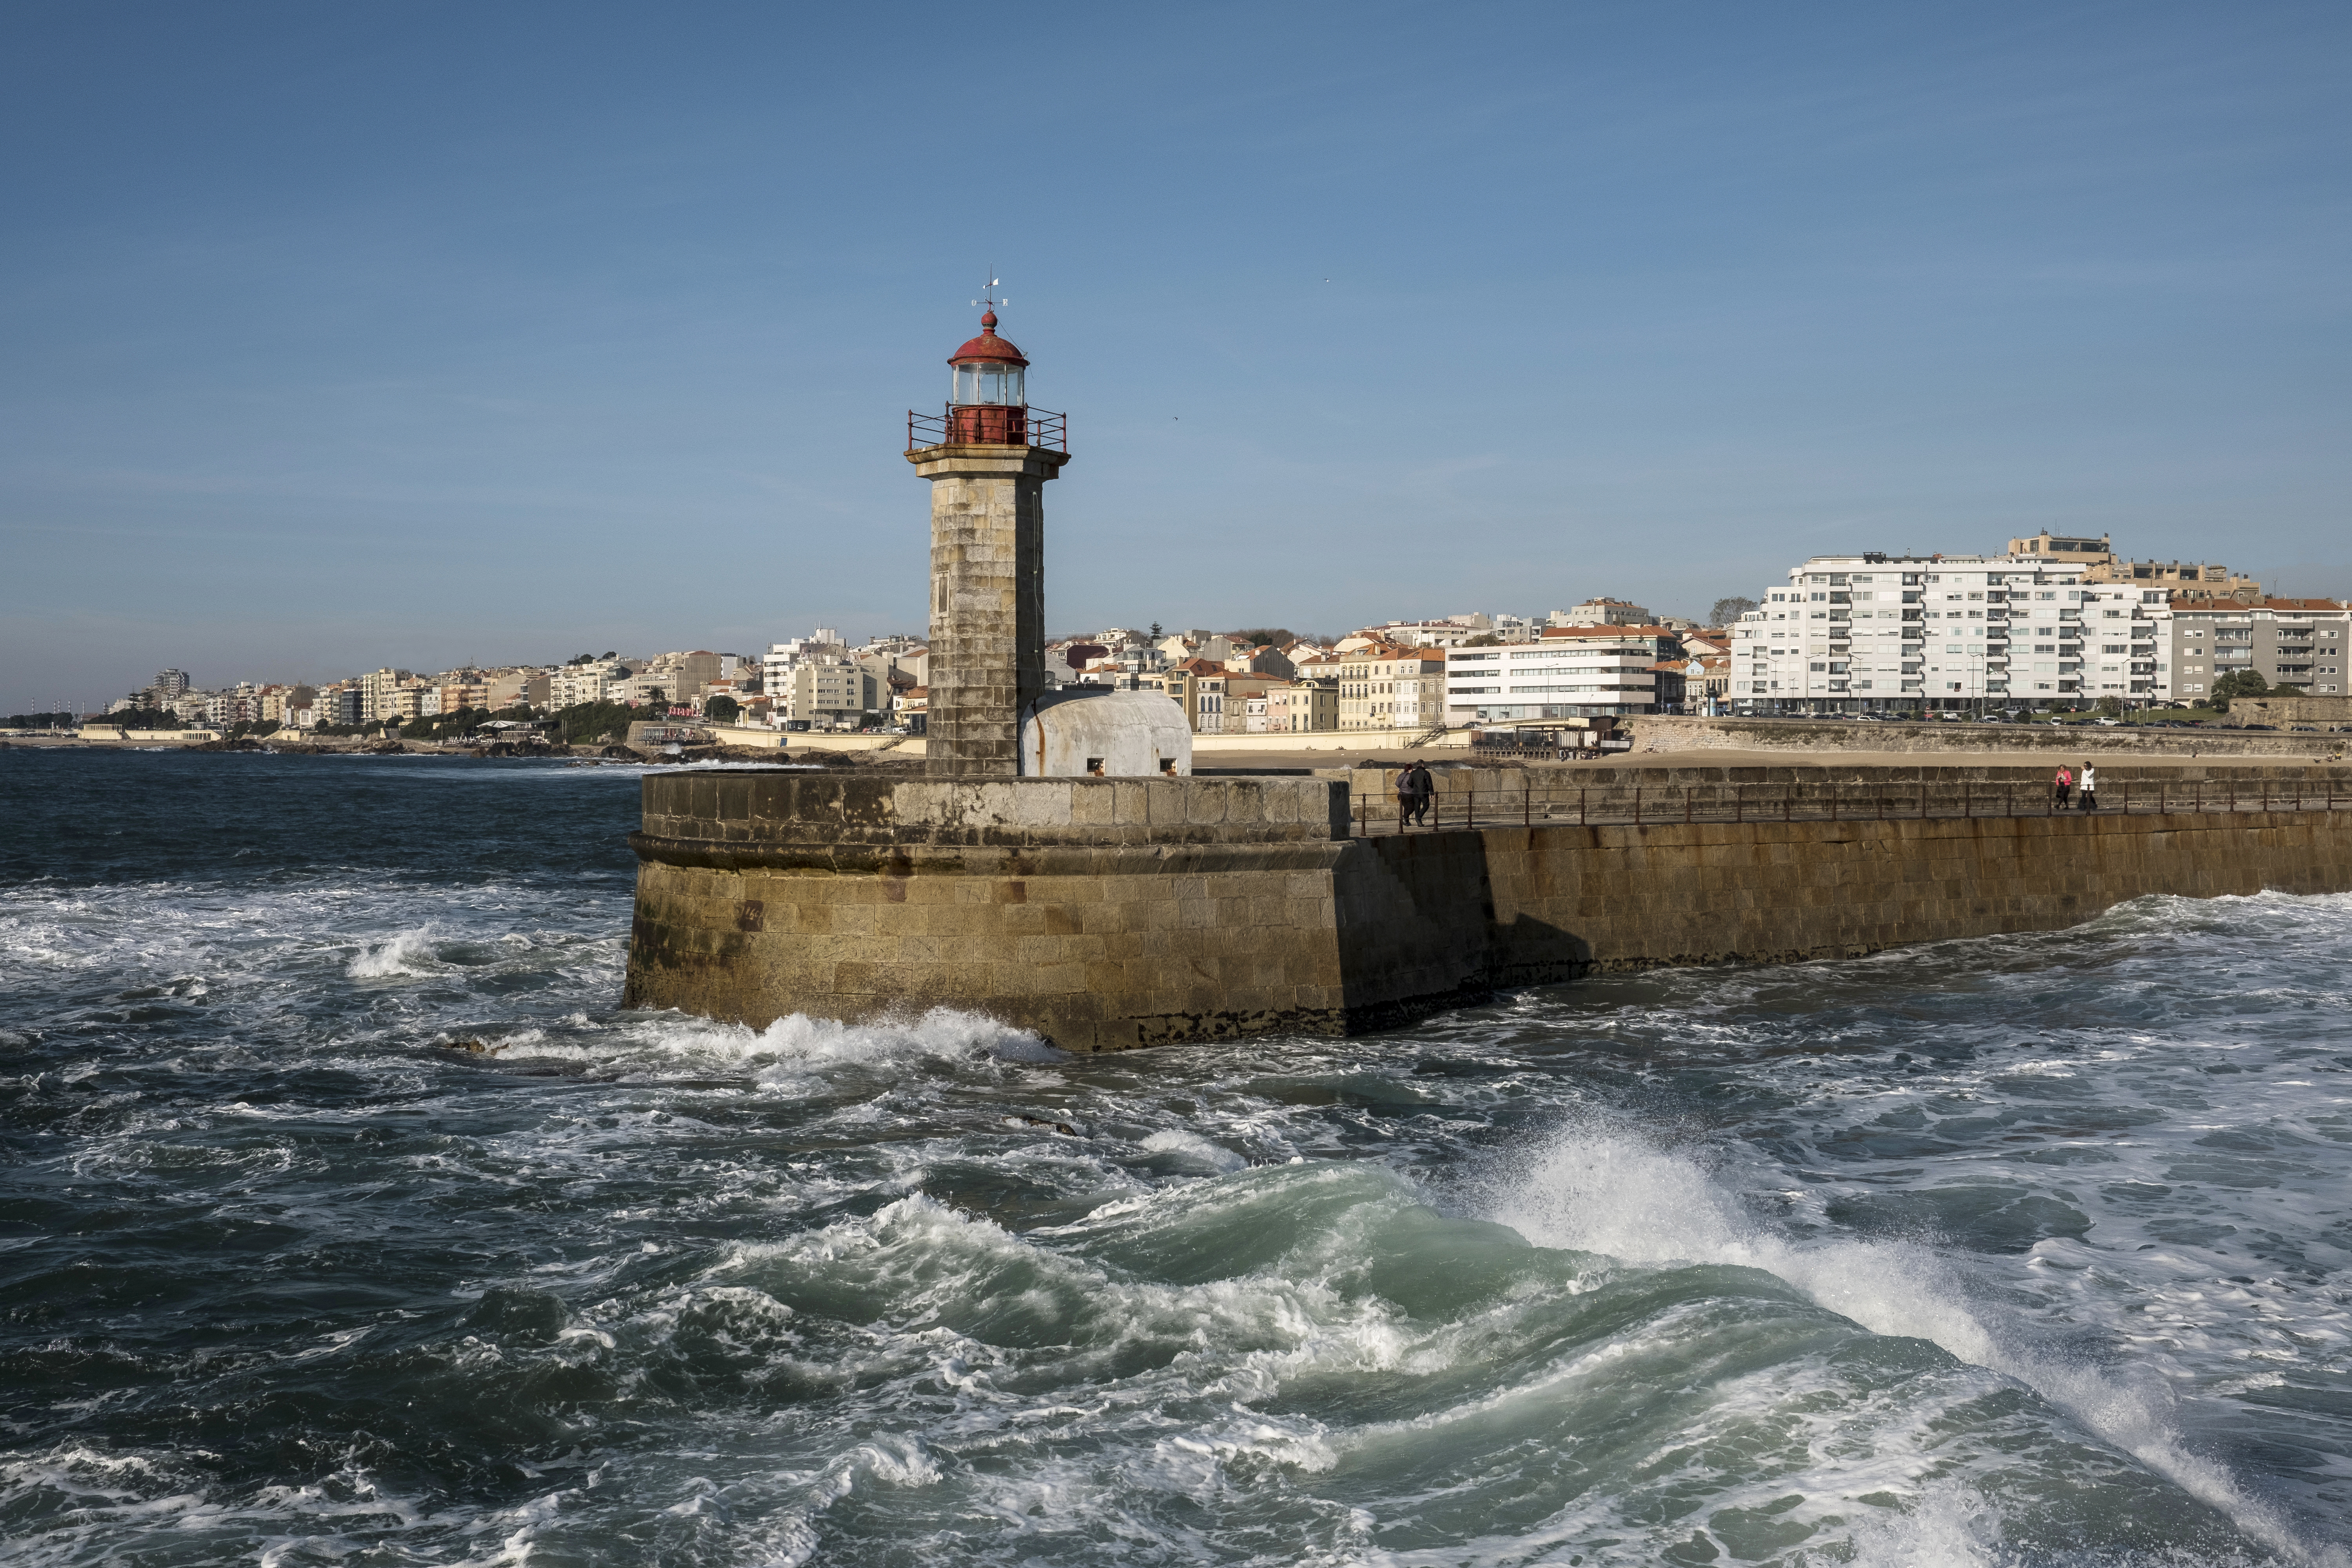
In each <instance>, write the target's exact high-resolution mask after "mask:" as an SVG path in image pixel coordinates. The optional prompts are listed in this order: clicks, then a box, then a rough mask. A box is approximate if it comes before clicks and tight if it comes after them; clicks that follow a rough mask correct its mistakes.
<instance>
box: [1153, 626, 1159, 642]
mask: <svg viewBox="0 0 2352 1568" xmlns="http://www.w3.org/2000/svg"><path fill="white" fill-rule="evenodd" d="M1151 640H1152V641H1153V642H1158V641H1159V640H1160V623H1159V622H1158V621H1154V622H1152V623H1151Z"/></svg>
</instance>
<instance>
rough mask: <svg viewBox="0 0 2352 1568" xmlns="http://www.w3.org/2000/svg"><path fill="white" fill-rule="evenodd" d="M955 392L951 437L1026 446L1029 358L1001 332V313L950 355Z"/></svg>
mask: <svg viewBox="0 0 2352 1568" xmlns="http://www.w3.org/2000/svg"><path fill="white" fill-rule="evenodd" d="M948 363H950V365H953V366H954V367H955V386H954V391H953V393H952V394H951V395H950V397H949V398H948V439H949V441H950V442H951V443H953V444H955V445H957V446H976V447H1024V446H1026V445H1028V442H1029V421H1028V400H1027V395H1026V393H1025V391H1024V381H1025V379H1026V377H1025V374H1024V373H1025V372H1026V371H1027V370H1028V368H1029V362H1028V361H1027V360H1025V359H1024V358H1022V357H1021V351H1020V350H1019V349H1016V348H1014V347H1013V345H1012V344H1011V343H1009V342H1005V341H1004V340H1003V338H1000V337H998V336H997V335H996V312H995V311H994V310H991V311H989V312H988V313H987V314H986V315H984V316H982V317H981V319H980V336H978V337H976V338H974V339H972V340H971V342H968V343H966V344H964V345H963V347H961V348H960V349H958V350H956V352H955V353H954V354H952V355H951V356H950V358H949V360H948Z"/></svg>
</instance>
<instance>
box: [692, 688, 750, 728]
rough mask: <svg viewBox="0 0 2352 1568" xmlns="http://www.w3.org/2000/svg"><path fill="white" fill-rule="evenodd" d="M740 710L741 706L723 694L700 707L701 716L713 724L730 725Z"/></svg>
mask: <svg viewBox="0 0 2352 1568" xmlns="http://www.w3.org/2000/svg"><path fill="white" fill-rule="evenodd" d="M740 712H742V707H741V705H740V704H739V703H738V702H737V701H736V700H735V699H733V698H732V697H730V696H728V695H727V694H726V693H725V692H721V693H719V695H718V696H716V697H714V698H712V699H711V700H709V701H708V702H706V703H704V704H703V705H702V716H703V717H704V718H706V719H708V720H709V721H711V722H712V723H714V724H732V723H733V722H735V718H736V715H738V714H739V713H740Z"/></svg>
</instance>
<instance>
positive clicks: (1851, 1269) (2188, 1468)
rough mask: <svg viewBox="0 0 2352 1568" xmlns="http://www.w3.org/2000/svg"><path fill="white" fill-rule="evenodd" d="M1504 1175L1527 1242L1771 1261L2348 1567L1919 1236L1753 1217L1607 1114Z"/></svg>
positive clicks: (1635, 1256)
mask: <svg viewBox="0 0 2352 1568" xmlns="http://www.w3.org/2000/svg"><path fill="white" fill-rule="evenodd" d="M1497 1185H1498V1191H1497V1192H1496V1195H1495V1197H1494V1199H1493V1201H1492V1203H1491V1204H1490V1205H1489V1209H1488V1212H1489V1213H1490V1214H1491V1215H1492V1216H1493V1217H1494V1218H1495V1219H1496V1220H1498V1221H1500V1222H1502V1223H1503V1224H1506V1225H1508V1226H1512V1227H1513V1228H1514V1229H1516V1230H1517V1231H1518V1232H1519V1233H1520V1234H1521V1235H1523V1236H1526V1237H1528V1239H1529V1240H1532V1241H1535V1242H1537V1243H1538V1244H1540V1245H1543V1246H1549V1247H1571V1248H1575V1249H1578V1250H1581V1251H1589V1252H1598V1253H1603V1254H1606V1255H1608V1256H1610V1257H1612V1258H1619V1259H1622V1260H1623V1261H1625V1262H1627V1263H1633V1264H1638V1265H1644V1266H1652V1267H1654V1266H1660V1265H1665V1264H1670V1263H1680V1262H1696V1263H1713V1264H1726V1265H1733V1266H1739V1267H1746V1268H1761V1269H1764V1270H1766V1271H1768V1272H1769V1273H1771V1274H1774V1275H1776V1276H1778V1277H1779V1278H1780V1279H1785V1280H1787V1281H1788V1282H1789V1283H1790V1284H1791V1285H1793V1286H1795V1287H1797V1288H1798V1289H1801V1290H1802V1291H1804V1292H1805V1293H1806V1294H1807V1295H1808V1296H1810V1297H1811V1299H1812V1300H1814V1301H1816V1302H1818V1303H1819V1304H1820V1305H1821V1306H1822V1307H1824V1308H1827V1309H1828V1310H1831V1311H1834V1312H1837V1313H1839V1314H1841V1315H1843V1316H1844V1317H1847V1318H1851V1319H1853V1321H1855V1322H1857V1323H1859V1324H1861V1325H1862V1326H1863V1327H1864V1328H1865V1329H1868V1330H1870V1331H1872V1332H1874V1333H1878V1334H1896V1335H1906V1336H1910V1337H1915V1338H1918V1339H1924V1340H1928V1341H1931V1342H1934V1343H1935V1344H1937V1345H1938V1346H1940V1347H1941V1348H1942V1349H1943V1350H1945V1351H1946V1352H1949V1353H1950V1354H1951V1355H1952V1356H1954V1357H1956V1358H1957V1359H1958V1360H1960V1361H1963V1362H1967V1363H1970V1364H1972V1365H1976V1366H1981V1367H1986V1368H1989V1369H1990V1370H1993V1371H1995V1372H1999V1373H2002V1374H2003V1375H2005V1376H2009V1377H2012V1378H2014V1379H2016V1380H2017V1381H2018V1382H2020V1383H2021V1384H2025V1385H2026V1386H2027V1387H2029V1388H2032V1390H2033V1391H2034V1392H2035V1393H2037V1394H2041V1395H2042V1397H2043V1398H2045V1399H2047V1400H2049V1401H2050V1402H2051V1403H2052V1404H2053V1405H2057V1406H2058V1407H2059V1408H2061V1409H2063V1410H2064V1411H2066V1412H2067V1413H2068V1414H2069V1415H2072V1416H2074V1418H2075V1419H2076V1420H2078V1421H2080V1422H2081V1423H2082V1424H2083V1425H2084V1427H2085V1428H2086V1429H2088V1430H2089V1431H2091V1432H2092V1433H2094V1434H2095V1435H2096V1436H2099V1437H2100V1438H2102V1439H2104V1440H2105V1441H2106V1442H2108V1443H2111V1444H2113V1445H2115V1446H2116V1447H2118V1448H2120V1449H2122V1450H2123V1451H2124V1452H2126V1453H2127V1454H2129V1455H2131V1456H2132V1457H2133V1458H2136V1459H2137V1460H2138V1461H2140V1462H2141V1463H2142V1464H2144V1465H2146V1466H2147V1467H2148V1468H2150V1469H2152V1470H2155V1471H2156V1472H2158V1474H2160V1475H2163V1476H2165V1477H2167V1478H2168V1479H2170V1480H2172V1481H2173V1482H2174V1483H2175V1484H2176V1485H2178V1486H2179V1487H2180V1488H2181V1489H2183V1490H2184V1491H2187V1492H2188V1493H2189V1495H2191V1496H2193V1497H2196V1498H2198V1499H2200V1500H2202V1501H2204V1502H2207V1503H2210V1504H2211V1505H2212V1506H2213V1507H2215V1508H2217V1509H2219V1510H2221V1511H2222V1512H2224V1513H2225V1514H2227V1515H2228V1516H2229V1517H2230V1518H2231V1520H2232V1521H2234V1522H2235V1523H2236V1524H2237V1525H2238V1527H2239V1528H2240V1529H2241V1530H2242V1531H2244V1532H2245V1533H2246V1534H2247V1535H2248V1536H2249V1537H2251V1538H2252V1539H2253V1540H2255V1541H2258V1542H2261V1543H2262V1544H2263V1545H2264V1546H2266V1547H2268V1548H2270V1549H2271V1550H2273V1551H2274V1552H2279V1553H2280V1554H2281V1555H2283V1556H2285V1557H2287V1558H2288V1559H2290V1560H2291V1561H2294V1562H2300V1563H2314V1564H2325V1565H2327V1568H2337V1565H2342V1564H2347V1563H2352V1553H2347V1552H2346V1551H2345V1549H2344V1548H2343V1547H2341V1546H2338V1545H2334V1544H2329V1543H2326V1542H2310V1541H2306V1540H2304V1539H2303V1538H2301V1537H2300V1536H2299V1535H2298V1534H2297V1533H2296V1532H2295V1531H2294V1529H2293V1528H2292V1526H2291V1525H2290V1524H2289V1523H2288V1521H2286V1520H2285V1518H2284V1516H2283V1515H2281V1514H2280V1513H2279V1511H2278V1510H2276V1509H2274V1508H2273V1507H2271V1506H2270V1505H2269V1504H2267V1503H2265V1502H2264V1501H2263V1500H2260V1499H2258V1498H2256V1497H2254V1496H2253V1495H2252V1493H2251V1492H2250V1491H2249V1490H2248V1489H2246V1488H2245V1487H2244V1486H2243V1485H2242V1484H2241V1483H2240V1482H2239V1481H2238V1479H2236V1478H2235V1477H2234V1476H2232V1475H2231V1473H2230V1472H2229V1470H2228V1468H2226V1467H2224V1466H2222V1465H2221V1464H2218V1463H2216V1462H2215V1461H2213V1460H2212V1459H2210V1458H2205V1457H2204V1456H2202V1455H2200V1454H2197V1453H2194V1452H2192V1451H2191V1450H2190V1448H2189V1446H2188V1445H2187V1443H2186V1442H2185V1441H2184V1440H2183V1438H2182V1436H2181V1433H2180V1430H2179V1425H2178V1423H2177V1421H2176V1419H2175V1416H2174V1412H2173V1408H2172V1395H2171V1394H2170V1391H2169V1390H2168V1389H2167V1388H2165V1387H2164V1386H2162V1385H2161V1384H2158V1383H2156V1382H2155V1381H2154V1380H2152V1379H2151V1380H2146V1381H2134V1380H2131V1379H2129V1378H2128V1377H2127V1376H2126V1375H2125V1374H2124V1373H2118V1372H2116V1371H2113V1370H2108V1369H2102V1368H2095V1367H2086V1366H2084V1365H2081V1364H2078V1363H2074V1362H2071V1361H2069V1360H2067V1359H2065V1358H2063V1357H2062V1356H2058V1355H2054V1354H2050V1353H2045V1352H2042V1351H2041V1350H2040V1349H2039V1348H2038V1347H2037V1346H2035V1345H2034V1344H2033V1343H2032V1336H2031V1332H2030V1331H2029V1329H2028V1328H2027V1326H2026V1325H2024V1324H2022V1323H2021V1322H2019V1321H2015V1320H2014V1319H2011V1318H2009V1317H2006V1316H2005V1315H2004V1314H2003V1313H2002V1312H2001V1311H2000V1309H1999V1308H1998V1307H1996V1306H1993V1305H1991V1304H1990V1302H1989V1301H1988V1300H1986V1299H1985V1298H1983V1297H1982V1296H1981V1295H1979V1294H1978V1293H1975V1292H1972V1291H1971V1290H1970V1289H1969V1282H1968V1280H1967V1279H1965V1278H1964V1277H1963V1276H1962V1275H1961V1274H1960V1273H1958V1271H1957V1270H1956V1269H1955V1268H1953V1267H1952V1266H1951V1265H1949V1264H1948V1263H1947V1262H1945V1261H1944V1260H1943V1259H1942V1258H1938V1257H1937V1255H1936V1254H1935V1253H1934V1252H1932V1251H1931V1250H1929V1248H1928V1247H1926V1246H1924V1245H1918V1244H1909V1243H1904V1242H1896V1241H1879V1240H1871V1241H1861V1240H1846V1239H1840V1240H1827V1241H1811V1240H1806V1241H1794V1240H1790V1239H1788V1238H1786V1237H1781V1236H1780V1235H1778V1234H1776V1233H1774V1232H1773V1231H1772V1230H1771V1229H1770V1228H1769V1227H1768V1226H1763V1225H1760V1224H1759V1223H1758V1222H1756V1221H1754V1220H1753V1219H1751V1218H1749V1217H1748V1215H1746V1213H1745V1212H1744V1211H1743V1210H1742V1208H1741V1206H1740V1205H1739V1202H1738V1198H1737V1197H1736V1196H1735V1195H1734V1194H1733V1193H1732V1192H1731V1190H1730V1189H1728V1188H1727V1186H1725V1185H1724V1184H1722V1183H1721V1182H1719V1181H1718V1180H1717V1179H1716V1178H1715V1177H1714V1176H1712V1175H1710V1174H1709V1173H1707V1172H1706V1170H1704V1169H1703V1168H1702V1167H1701V1166H1700V1165H1699V1164H1698V1163H1697V1162H1696V1161H1695V1160H1694V1159H1692V1158H1690V1157H1688V1156H1686V1155H1685V1154H1681V1153H1676V1152H1670V1151H1668V1150H1665V1149H1662V1148H1660V1147H1658V1146H1657V1145H1656V1144H1655V1143H1654V1142H1651V1141H1650V1140H1649V1139H1647V1138H1645V1137H1643V1136H1642V1135H1640V1134H1639V1133H1636V1132H1633V1131H1628V1130H1626V1129H1623V1128H1621V1127H1616V1126H1612V1125H1610V1124H1608V1123H1606V1122H1602V1121H1584V1122H1582V1123H1580V1124H1577V1125H1574V1126H1571V1127H1570V1129H1568V1130H1567V1131H1563V1132H1561V1133H1560V1134H1559V1135H1558V1136H1557V1137H1556V1138H1554V1139H1553V1140H1552V1141H1551V1142H1550V1143H1549V1145H1548V1146H1547V1147H1546V1148H1545V1149H1544V1150H1543V1151H1542V1152H1540V1153H1539V1154H1538V1155H1537V1156H1536V1157H1535V1158H1534V1159H1533V1160H1531V1161H1530V1162H1528V1163H1527V1165H1526V1166H1525V1167H1524V1168H1523V1169H1521V1170H1518V1171H1517V1172H1515V1173H1514V1174H1513V1179H1511V1180H1509V1181H1507V1182H1505V1183H1501V1184H1497ZM1970 1528H1971V1529H1973V1528H1974V1526H1973V1525H1972V1526H1971V1527H1970ZM1947 1533H1948V1532H1947ZM1951 1539H1952V1540H1954V1541H1958V1540H1959V1539H1960V1538H1959V1537H1958V1536H1953V1537H1951ZM1971 1549H1973V1548H1971ZM1958 1560H1960V1561H1969V1560H1970V1559H1966V1558H1962V1559H1958Z"/></svg>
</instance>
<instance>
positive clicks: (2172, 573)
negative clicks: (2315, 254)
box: [2009, 529, 2263, 601]
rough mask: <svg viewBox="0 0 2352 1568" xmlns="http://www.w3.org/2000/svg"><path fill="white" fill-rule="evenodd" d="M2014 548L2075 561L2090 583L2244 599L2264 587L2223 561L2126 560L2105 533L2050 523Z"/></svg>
mask: <svg viewBox="0 0 2352 1568" xmlns="http://www.w3.org/2000/svg"><path fill="white" fill-rule="evenodd" d="M2009 552H2010V553H2011V555H2015V556H2022V557H2024V558H2026V559H2028V560H2032V561H2063V562H2071V563H2074V564H2076V565H2079V566H2081V567H2082V568H2083V578H2082V580H2083V581H2084V583H2124V584H2139V585H2140V586H2142V587H2146V588H2165V589H2168V590H2170V591H2171V593H2172V594H2173V595H2174V596H2176V597H2186V598H2223V599H2226V598H2231V597H2235V598H2237V599H2239V600H2241V601H2244V600H2248V599H2257V598H2260V597H2261V596H2262V592H2263V585H2262V584H2260V583H2257V582H2255V581H2254V580H2253V579H2252V577H2241V576H2240V575H2238V574H2236V573H2234V572H2232V571H2231V570H2230V569H2229V568H2228V567H2227V566H2223V565H2221V564H2219V563H2198V562H2182V561H2125V560H2122V559H2120V558H2119V557H2117V556H2116V551H2115V542H2114V540H2113V539H2112V538H2111V537H2110V536H2109V535H2107V534H2104V533H2103V534H2101V535H2099V537H2098V538H2096V539H2086V538H2083V537H2080V536H2076V537H2074V538H2063V537H2061V536H2059V535H2057V534H2053V533H2052V532H2051V531H2049V530H2048V529H2044V530H2042V531H2041V532H2040V533H2037V534H2034V535H2033V536H2032V537H2031V538H2028V539H2012V540H2011V541H2010V542H2009Z"/></svg>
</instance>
